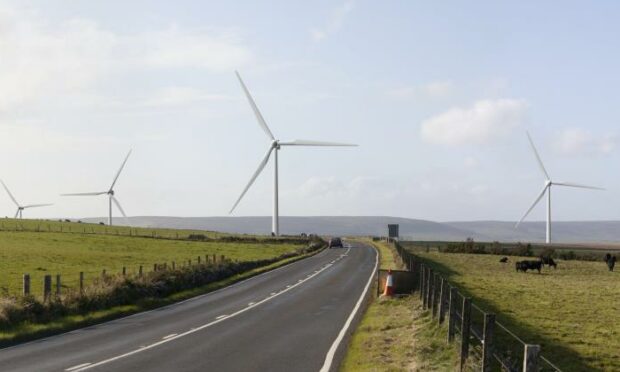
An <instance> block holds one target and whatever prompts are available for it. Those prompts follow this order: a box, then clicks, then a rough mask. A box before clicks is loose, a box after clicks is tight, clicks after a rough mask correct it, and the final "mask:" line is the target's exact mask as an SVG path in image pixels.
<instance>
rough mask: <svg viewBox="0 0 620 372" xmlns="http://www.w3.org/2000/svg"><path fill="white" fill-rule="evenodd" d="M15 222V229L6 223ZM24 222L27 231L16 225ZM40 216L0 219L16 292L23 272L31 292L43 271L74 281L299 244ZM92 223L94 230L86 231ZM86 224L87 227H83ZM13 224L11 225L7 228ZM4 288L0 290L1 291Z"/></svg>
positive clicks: (5, 288) (265, 254)
mask: <svg viewBox="0 0 620 372" xmlns="http://www.w3.org/2000/svg"><path fill="white" fill-rule="evenodd" d="M9 225H11V227H13V229H12V230H11V229H8V226H9ZM20 225H21V226H23V227H24V230H25V231H15V229H14V228H15V227H18V228H17V230H19V226H20ZM38 225H41V226H43V222H42V221H27V220H24V221H19V220H5V221H3V224H0V291H2V293H9V294H16V293H19V292H20V291H21V288H22V275H23V274H25V273H28V274H30V275H31V282H32V292H33V293H34V294H39V293H40V292H41V291H42V286H43V284H42V283H43V279H42V278H43V276H44V275H45V274H52V275H56V274H61V276H62V283H63V286H65V287H72V286H76V285H77V283H78V278H79V272H80V271H83V272H84V273H85V280H86V282H87V283H88V281H89V280H91V279H92V278H94V277H95V276H99V275H101V273H102V270H104V269H105V270H106V272H107V273H110V274H113V273H120V272H121V270H122V267H123V266H125V267H126V268H127V272H128V273H129V274H131V273H136V272H137V270H138V267H139V266H140V265H143V266H144V270H152V269H153V264H155V263H164V262H167V263H168V265H170V264H171V262H172V261H176V264H177V265H180V264H183V263H184V262H187V260H189V259H191V260H193V262H196V260H197V257H198V256H201V257H202V260H204V258H205V255H210V256H212V255H213V254H216V255H217V257H218V259H219V257H220V256H221V255H225V256H226V258H230V259H233V260H240V261H243V260H256V259H261V258H271V257H276V256H279V255H281V254H283V253H286V252H290V251H293V250H295V249H296V248H299V247H300V246H301V245H295V244H280V243H278V244H266V243H260V242H258V243H255V242H250V243H247V242H222V241H204V242H203V241H184V240H174V239H175V238H176V236H177V234H180V235H181V236H182V237H183V235H184V234H190V233H193V234H196V233H199V234H206V235H208V236H210V237H211V238H217V237H218V236H217V234H215V233H207V232H204V231H185V230H181V231H179V230H168V229H157V230H148V229H133V230H132V231H131V235H130V229H129V228H118V231H119V235H116V234H115V233H114V234H110V232H111V231H113V230H111V229H117V228H110V230H108V234H106V233H105V232H106V230H105V229H106V227H105V226H100V225H85V224H78V223H58V222H53V223H50V227H51V229H52V231H56V230H55V229H56V228H58V230H60V227H62V230H63V232H62V233H61V232H36V231H37V226H38ZM90 228H92V229H91V230H92V231H94V233H93V232H89V231H87V230H88V229H90ZM80 229H83V230H84V231H87V232H86V233H84V232H80V231H81V230H80ZM7 230H9V231H7ZM137 233H140V234H139V235H143V236H151V235H156V236H160V237H161V236H168V237H169V238H170V239H153V238H150V237H140V236H135V235H136V234H137ZM0 294H1V293H0Z"/></svg>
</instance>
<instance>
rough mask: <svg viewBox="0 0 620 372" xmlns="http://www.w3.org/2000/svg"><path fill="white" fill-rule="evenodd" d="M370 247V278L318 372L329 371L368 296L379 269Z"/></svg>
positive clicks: (376, 255) (376, 254)
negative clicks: (372, 266) (372, 258)
mask: <svg viewBox="0 0 620 372" xmlns="http://www.w3.org/2000/svg"><path fill="white" fill-rule="evenodd" d="M370 246H371V247H372V248H373V249H374V251H375V267H374V269H373V270H372V273H371V274H370V277H369V278H368V283H366V287H365V288H364V291H363V292H362V295H361V296H360V298H359V299H358V300H357V303H356V304H355V307H354V308H353V311H352V312H351V314H349V318H347V321H346V322H345V324H344V326H343V327H342V329H341V330H340V333H338V336H337V337H336V339H335V340H334V342H333V343H332V346H331V347H330V348H329V351H328V352H327V355H325V361H324V362H323V366H322V367H321V369H320V370H319V371H320V372H329V371H330V370H331V368H332V364H333V362H334V357H335V356H336V351H337V350H338V347H340V344H341V343H342V340H343V339H344V336H345V334H346V333H347V331H348V330H349V327H351V323H352V322H353V319H354V318H355V316H356V315H357V313H358V311H359V309H360V307H361V306H362V303H363V302H364V300H365V299H366V296H367V294H368V289H370V285H371V284H372V282H373V279H374V277H375V274H376V272H377V268H378V267H379V251H378V250H377V248H376V247H374V246H372V245H370Z"/></svg>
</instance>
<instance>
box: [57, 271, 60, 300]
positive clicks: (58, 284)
mask: <svg viewBox="0 0 620 372" xmlns="http://www.w3.org/2000/svg"><path fill="white" fill-rule="evenodd" d="M56 297H60V274H56Z"/></svg>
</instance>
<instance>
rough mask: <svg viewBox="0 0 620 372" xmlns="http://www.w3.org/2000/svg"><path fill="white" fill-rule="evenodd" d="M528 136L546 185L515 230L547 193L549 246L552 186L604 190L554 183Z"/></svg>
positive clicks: (548, 241)
mask: <svg viewBox="0 0 620 372" xmlns="http://www.w3.org/2000/svg"><path fill="white" fill-rule="evenodd" d="M526 134H527V139H528V140H529V142H530V145H531V146H532V150H533V151H534V156H536V160H537V161H538V165H539V166H540V170H542V172H543V174H544V175H545V185H544V187H543V189H542V191H541V192H540V194H539V195H538V197H537V198H536V200H534V203H533V204H532V206H530V208H529V209H528V210H527V211H526V212H525V214H524V215H523V217H521V219H520V220H519V222H517V224H516V225H515V228H517V227H519V224H521V222H523V220H524V219H525V217H527V215H528V214H529V213H530V212H531V211H532V209H534V207H535V206H536V204H538V202H539V201H540V199H542V197H543V196H544V195H545V193H547V237H546V240H545V241H546V242H547V244H549V243H551V186H568V187H578V188H582V189H592V190H604V189H603V188H600V187H595V186H587V185H581V184H577V183H572V182H555V181H552V180H551V177H550V176H549V173H547V170H546V169H545V166H544V165H543V162H542V160H541V159H540V156H539V155H538V151H536V146H534V142H533V141H532V137H530V134H529V133H527V132H526Z"/></svg>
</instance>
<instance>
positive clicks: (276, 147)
mask: <svg viewBox="0 0 620 372" xmlns="http://www.w3.org/2000/svg"><path fill="white" fill-rule="evenodd" d="M235 74H236V75H237V79H239V84H241V88H242V89H243V92H244V93H245V96H246V97H247V99H248V102H249V103H250V106H251V107H252V111H254V115H255V116H256V120H257V121H258V124H259V125H260V127H261V128H262V129H263V131H264V132H265V134H266V135H267V137H268V138H269V140H270V143H269V148H267V152H266V153H265V155H264V156H263V159H262V160H261V162H260V163H259V165H258V169H256V171H255V172H254V174H253V175H252V178H250V182H248V184H247V185H246V186H245V188H244V189H243V192H241V195H240V196H239V198H238V199H237V201H236V202H235V204H234V205H233V207H232V208H231V209H230V212H229V213H232V212H233V211H234V210H235V208H236V207H237V205H238V204H239V202H240V201H241V199H242V198H243V196H244V195H245V193H246V192H247V191H248V189H249V188H250V186H252V184H253V183H254V181H255V180H256V178H257V177H258V175H259V174H260V173H261V172H262V170H263V168H265V166H266V165H267V162H268V161H269V157H270V156H271V153H272V152H273V154H274V155H273V160H274V162H273V165H274V168H273V169H274V174H273V216H272V226H271V229H272V230H271V231H272V233H273V235H275V236H279V235H280V227H279V210H278V208H279V207H278V151H280V147H281V146H357V145H354V144H348V143H337V142H323V141H308V140H292V141H280V140H278V139H276V138H275V137H274V135H273V133H271V130H269V127H268V126H267V123H266V122H265V119H263V115H261V113H260V111H259V110H258V107H257V106H256V103H255V102H254V99H253V98H252V96H251V95H250V92H249V91H248V88H247V87H246V86H245V84H244V83H243V80H242V79H241V75H239V72H237V71H235Z"/></svg>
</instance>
